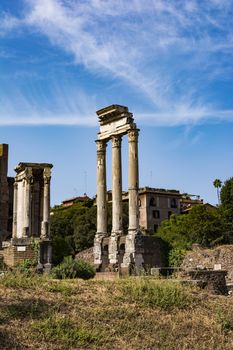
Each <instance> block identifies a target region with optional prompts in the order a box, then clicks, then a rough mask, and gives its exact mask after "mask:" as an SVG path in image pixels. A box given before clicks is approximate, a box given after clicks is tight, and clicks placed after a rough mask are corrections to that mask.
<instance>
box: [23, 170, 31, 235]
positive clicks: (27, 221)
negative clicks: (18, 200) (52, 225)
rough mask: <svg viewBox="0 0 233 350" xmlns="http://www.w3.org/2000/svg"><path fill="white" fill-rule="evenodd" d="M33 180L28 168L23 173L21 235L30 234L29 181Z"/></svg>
mask: <svg viewBox="0 0 233 350" xmlns="http://www.w3.org/2000/svg"><path fill="white" fill-rule="evenodd" d="M32 180H33V177H32V170H31V169H30V168H28V169H27V170H26V173H25V179H24V182H25V190H24V227H23V237H25V238H26V237H29V236H30V233H31V232H30V227H31V182H32Z"/></svg>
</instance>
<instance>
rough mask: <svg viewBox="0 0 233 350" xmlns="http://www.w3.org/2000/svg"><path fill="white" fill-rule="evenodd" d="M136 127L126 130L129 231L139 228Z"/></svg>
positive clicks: (135, 230)
mask: <svg viewBox="0 0 233 350" xmlns="http://www.w3.org/2000/svg"><path fill="white" fill-rule="evenodd" d="M138 131H139V130H138V129H131V130H129V131H128V141H129V233H130V232H137V231H138V230H139V207H138V187H139V183H138V182H139V176H138Z"/></svg>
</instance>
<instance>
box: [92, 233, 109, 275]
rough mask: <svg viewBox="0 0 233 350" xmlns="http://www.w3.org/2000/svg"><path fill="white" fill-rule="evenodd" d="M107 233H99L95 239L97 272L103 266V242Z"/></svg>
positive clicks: (94, 251)
mask: <svg viewBox="0 0 233 350" xmlns="http://www.w3.org/2000/svg"><path fill="white" fill-rule="evenodd" d="M106 235H107V233H103V232H97V233H96V235H95V239H94V249H93V253H94V265H95V268H96V270H97V271H98V270H100V268H101V265H102V242H103V239H104V237H106Z"/></svg>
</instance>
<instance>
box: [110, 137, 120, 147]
mask: <svg viewBox="0 0 233 350" xmlns="http://www.w3.org/2000/svg"><path fill="white" fill-rule="evenodd" d="M121 139H122V138H121V136H120V135H113V136H112V147H117V148H120V147H121Z"/></svg>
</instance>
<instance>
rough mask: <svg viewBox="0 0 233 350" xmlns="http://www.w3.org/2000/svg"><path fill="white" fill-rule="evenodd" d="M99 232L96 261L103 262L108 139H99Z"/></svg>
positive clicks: (97, 199) (95, 252)
mask: <svg viewBox="0 0 233 350" xmlns="http://www.w3.org/2000/svg"><path fill="white" fill-rule="evenodd" d="M96 145H97V198H96V203H97V232H96V235H95V240H94V263H95V265H96V267H97V268H98V267H99V266H100V265H101V263H102V248H101V246H102V240H103V237H105V236H106V235H107V198H106V195H107V186H106V146H107V144H106V141H105V140H97V141H96Z"/></svg>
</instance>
